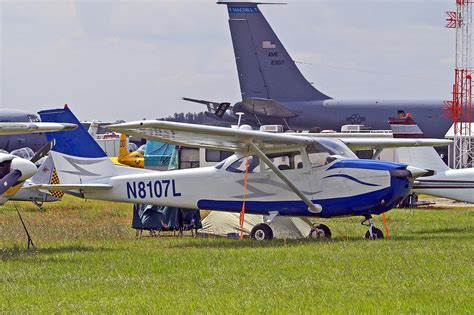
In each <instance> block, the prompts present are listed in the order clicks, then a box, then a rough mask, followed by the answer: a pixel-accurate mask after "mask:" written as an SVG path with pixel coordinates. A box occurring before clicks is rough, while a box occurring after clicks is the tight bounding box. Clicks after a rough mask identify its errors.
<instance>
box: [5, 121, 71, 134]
mask: <svg viewBox="0 0 474 315" xmlns="http://www.w3.org/2000/svg"><path fill="white" fill-rule="evenodd" d="M76 128H77V125H75V124H66V123H63V124H59V123H43V122H2V123H0V136H5V135H17V134H26V133H39V132H54V131H67V130H73V129H76Z"/></svg>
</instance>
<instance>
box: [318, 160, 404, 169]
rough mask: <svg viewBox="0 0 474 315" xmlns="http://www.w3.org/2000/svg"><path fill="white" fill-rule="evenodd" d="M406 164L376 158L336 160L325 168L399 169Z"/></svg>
mask: <svg viewBox="0 0 474 315" xmlns="http://www.w3.org/2000/svg"><path fill="white" fill-rule="evenodd" d="M406 166H407V165H406V164H401V163H394V162H387V161H378V160H338V161H337V162H336V163H334V164H333V165H331V166H330V167H329V168H328V169H327V170H332V169H337V168H360V169H369V170H379V171H380V170H382V171H385V170H386V171H390V170H399V169H403V170H404V169H405V168H406Z"/></svg>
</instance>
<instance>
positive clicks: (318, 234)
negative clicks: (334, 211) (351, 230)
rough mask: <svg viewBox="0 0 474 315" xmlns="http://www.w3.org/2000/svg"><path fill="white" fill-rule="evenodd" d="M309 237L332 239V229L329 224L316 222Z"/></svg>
mask: <svg viewBox="0 0 474 315" xmlns="http://www.w3.org/2000/svg"><path fill="white" fill-rule="evenodd" d="M309 237H311V238H312V239H330V238H331V230H330V229H329V227H328V226H327V225H324V224H315V225H313V227H312V228H311V231H309Z"/></svg>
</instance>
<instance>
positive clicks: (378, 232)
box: [365, 227, 383, 240]
mask: <svg viewBox="0 0 474 315" xmlns="http://www.w3.org/2000/svg"><path fill="white" fill-rule="evenodd" d="M365 238H366V239H368V240H379V239H383V232H382V231H381V230H380V229H377V228H376V227H373V228H372V235H370V231H367V232H366V233H365Z"/></svg>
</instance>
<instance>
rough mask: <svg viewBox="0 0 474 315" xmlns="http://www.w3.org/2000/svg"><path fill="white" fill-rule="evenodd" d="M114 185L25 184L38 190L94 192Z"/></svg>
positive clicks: (28, 187) (27, 187)
mask: <svg viewBox="0 0 474 315" xmlns="http://www.w3.org/2000/svg"><path fill="white" fill-rule="evenodd" d="M112 187H113V186H111V185H107V184H59V185H46V184H33V185H28V186H24V187H23V188H25V189H38V190H52V191H69V190H79V191H82V192H94V191H102V190H107V189H112Z"/></svg>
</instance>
